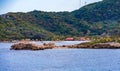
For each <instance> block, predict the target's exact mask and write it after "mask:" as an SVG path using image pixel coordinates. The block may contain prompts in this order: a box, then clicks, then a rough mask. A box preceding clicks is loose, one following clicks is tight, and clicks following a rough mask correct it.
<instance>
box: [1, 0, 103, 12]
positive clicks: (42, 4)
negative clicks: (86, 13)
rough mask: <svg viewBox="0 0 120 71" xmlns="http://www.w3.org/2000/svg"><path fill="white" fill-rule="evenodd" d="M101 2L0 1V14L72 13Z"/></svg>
mask: <svg viewBox="0 0 120 71" xmlns="http://www.w3.org/2000/svg"><path fill="white" fill-rule="evenodd" d="M98 1H101V0H0V14H5V13H8V12H29V11H33V10H40V11H47V12H50V11H52V12H59V11H73V10H76V9H79V8H80V7H82V6H84V5H86V4H89V3H93V2H98Z"/></svg>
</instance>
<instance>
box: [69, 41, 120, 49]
mask: <svg viewBox="0 0 120 71" xmlns="http://www.w3.org/2000/svg"><path fill="white" fill-rule="evenodd" d="M69 48H83V49H120V43H116V42H109V43H96V44H86V43H82V44H77V45H72V46H69Z"/></svg>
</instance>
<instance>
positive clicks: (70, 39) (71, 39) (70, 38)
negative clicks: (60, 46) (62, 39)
mask: <svg viewBox="0 0 120 71" xmlns="http://www.w3.org/2000/svg"><path fill="white" fill-rule="evenodd" d="M66 40H67V41H73V40H74V38H72V37H68V38H66Z"/></svg>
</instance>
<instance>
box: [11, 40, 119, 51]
mask: <svg viewBox="0 0 120 71" xmlns="http://www.w3.org/2000/svg"><path fill="white" fill-rule="evenodd" d="M89 43H91V42H84V43H80V44H75V45H62V46H57V45H55V43H53V42H49V43H43V44H35V43H31V42H20V43H16V44H13V45H12V46H11V48H10V49H11V50H45V49H59V48H60V49H64V48H67V49H69V48H72V49H120V43H117V42H109V43H95V44H89Z"/></svg>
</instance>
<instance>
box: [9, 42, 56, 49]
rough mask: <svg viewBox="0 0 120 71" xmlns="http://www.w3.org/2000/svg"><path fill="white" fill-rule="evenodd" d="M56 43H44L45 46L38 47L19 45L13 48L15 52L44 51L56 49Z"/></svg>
mask: <svg viewBox="0 0 120 71" xmlns="http://www.w3.org/2000/svg"><path fill="white" fill-rule="evenodd" d="M55 47H56V46H55V44H54V43H48V44H46V43H44V44H43V45H37V44H33V43H18V44H14V45H12V46H11V49H13V50H44V49H52V48H55Z"/></svg>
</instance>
